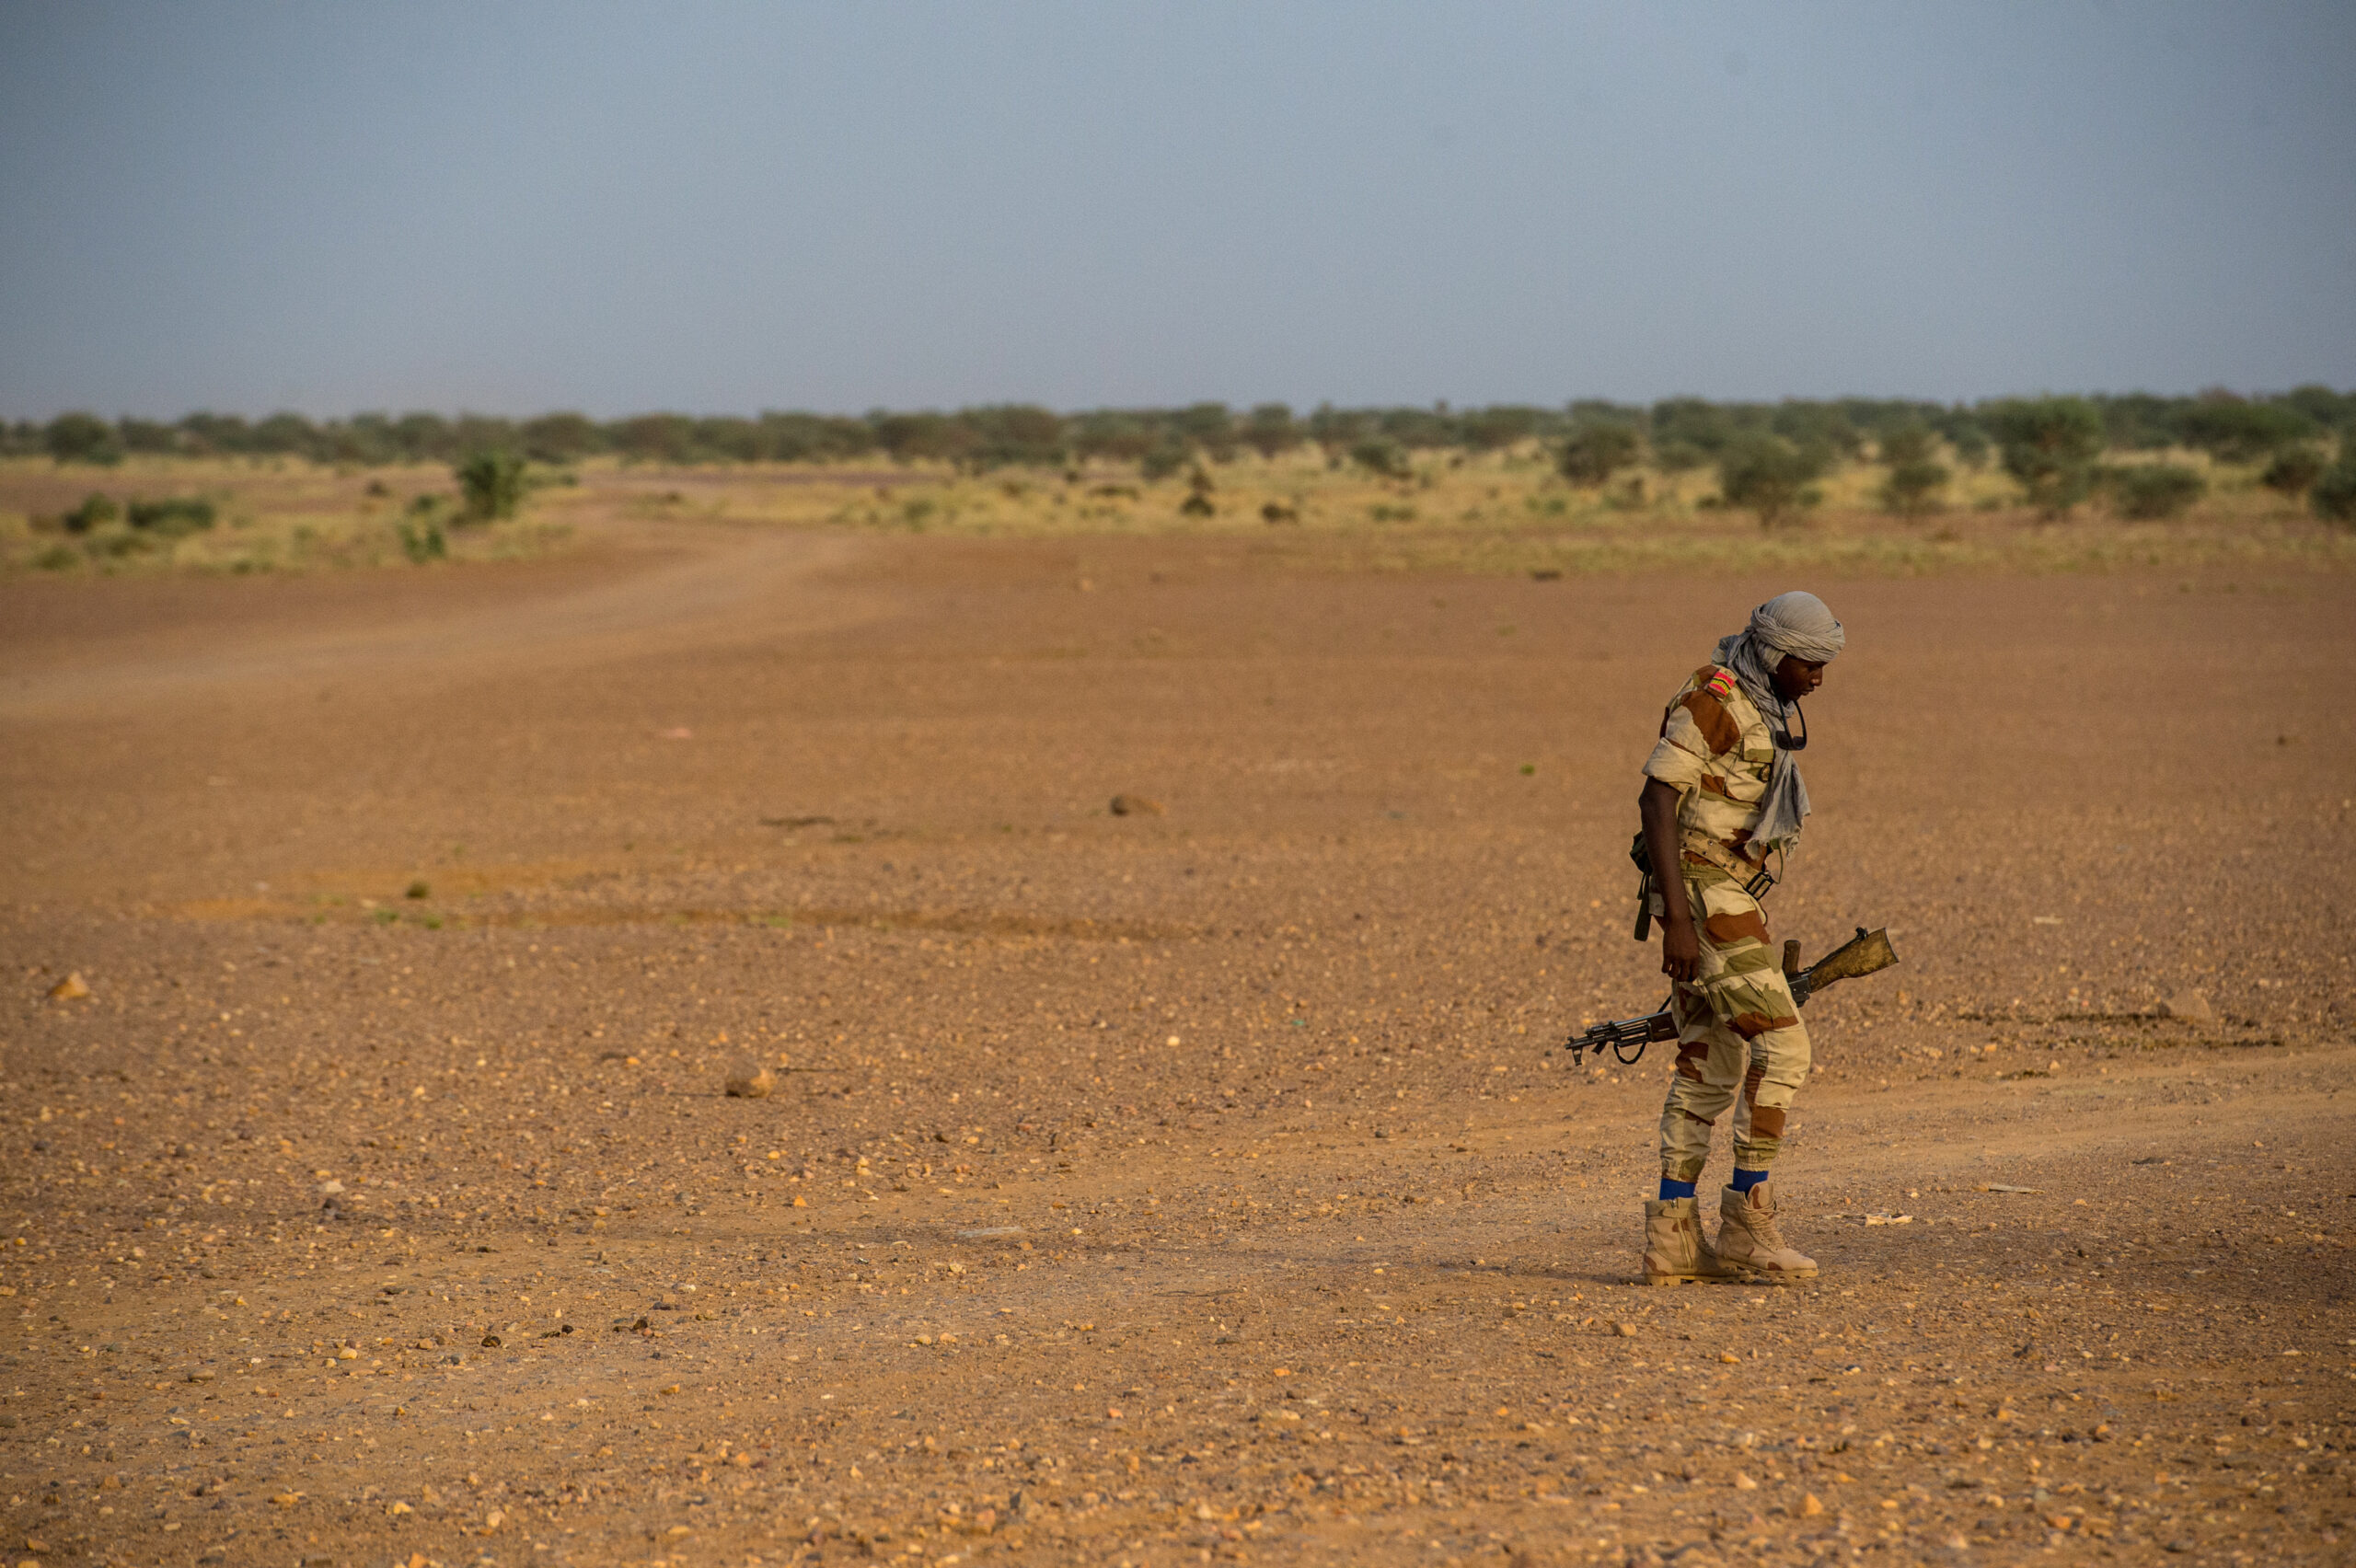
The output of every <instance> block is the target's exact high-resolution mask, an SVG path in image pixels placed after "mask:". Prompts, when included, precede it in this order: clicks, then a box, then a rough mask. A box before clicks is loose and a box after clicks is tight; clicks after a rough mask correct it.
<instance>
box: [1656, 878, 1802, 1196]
mask: <svg viewBox="0 0 2356 1568" xmlns="http://www.w3.org/2000/svg"><path fill="white" fill-rule="evenodd" d="M1684 871H1685V894H1686V897H1687V898H1688V900H1690V901H1691V903H1692V909H1693V919H1694V925H1695V928H1696V931H1695V934H1696V935H1697V936H1698V937H1699V938H1700V939H1701V944H1702V961H1701V963H1700V965H1699V966H1698V967H1697V968H1696V970H1695V972H1694V977H1693V979H1692V982H1691V983H1690V984H1688V983H1681V982H1680V984H1679V985H1677V986H1675V987H1674V988H1673V989H1672V991H1671V993H1670V997H1669V1012H1670V1015H1671V1016H1672V1017H1674V1018H1675V1019H1676V1020H1677V1071H1676V1074H1675V1075H1674V1076H1673V1077H1671V1078H1670V1079H1669V1099H1668V1101H1667V1103H1665V1104H1664V1105H1663V1106H1662V1107H1661V1113H1660V1169H1661V1174H1662V1175H1664V1176H1667V1177H1669V1178H1670V1179H1671V1180H1673V1181H1679V1182H1692V1181H1698V1180H1699V1179H1700V1177H1701V1174H1702V1167H1703V1164H1704V1163H1705V1162H1706V1161H1707V1160H1708V1159H1709V1156H1710V1133H1711V1130H1712V1129H1713V1128H1714V1127H1715V1125H1716V1124H1717V1120H1718V1118H1719V1117H1720V1116H1721V1115H1724V1114H1725V1113H1726V1111H1727V1107H1729V1106H1731V1107H1733V1109H1734V1162H1735V1164H1736V1165H1737V1166H1738V1168H1740V1169H1742V1170H1766V1169H1767V1167H1768V1165H1769V1163H1770V1162H1771V1161H1773V1159H1774V1158H1775V1151H1776V1150H1777V1149H1778V1148H1779V1147H1782V1144H1783V1140H1784V1115H1785V1113H1787V1112H1789V1111H1790V1110H1791V1106H1792V1100H1793V1098H1794V1097H1795V1096H1796V1095H1797V1094H1798V1093H1799V1089H1800V1085H1801V1084H1802V1083H1804V1082H1805V1081H1807V1069H1808V1043H1807V1025H1806V1024H1804V1023H1802V1022H1801V1021H1800V1016H1799V1015H1800V1009H1799V1006H1798V1004H1797V1003H1796V1002H1795V1001H1793V999H1792V991H1791V987H1790V986H1788V985H1786V984H1785V983H1784V972H1783V967H1782V964H1781V963H1780V962H1779V961H1778V958H1777V954H1776V951H1775V949H1774V947H1773V944H1772V943H1771V942H1770V941H1769V940H1768V937H1767V918H1766V916H1765V915H1764V914H1763V913H1762V912H1761V909H1760V907H1759V903H1758V901H1757V900H1756V899H1754V898H1752V897H1751V896H1750V894H1747V893H1745V892H1743V891H1742V888H1741V886H1740V884H1738V882H1735V880H1734V879H1733V878H1732V877H1730V876H1728V875H1727V874H1726V873H1725V872H1724V871H1722V870H1718V869H1717V868H1716V867H1715V866H1711V865H1706V864H1698V863H1696V862H1695V861H1694V860H1693V859H1691V858H1689V859H1687V861H1686V864H1685V867H1684Z"/></svg>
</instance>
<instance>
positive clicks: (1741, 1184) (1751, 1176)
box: [1727, 1167, 1767, 1193]
mask: <svg viewBox="0 0 2356 1568" xmlns="http://www.w3.org/2000/svg"><path fill="white" fill-rule="evenodd" d="M1765 1180H1767V1172H1765V1171H1764V1170H1742V1169H1741V1168H1740V1167H1737V1168H1736V1170H1735V1173H1734V1180H1733V1181H1732V1182H1728V1183H1727V1185H1728V1186H1730V1187H1732V1188H1733V1189H1734V1190H1735V1191H1736V1192H1738V1193H1747V1192H1749V1191H1750V1189H1751V1188H1753V1187H1756V1186H1757V1185H1759V1183H1760V1182H1764V1181H1765Z"/></svg>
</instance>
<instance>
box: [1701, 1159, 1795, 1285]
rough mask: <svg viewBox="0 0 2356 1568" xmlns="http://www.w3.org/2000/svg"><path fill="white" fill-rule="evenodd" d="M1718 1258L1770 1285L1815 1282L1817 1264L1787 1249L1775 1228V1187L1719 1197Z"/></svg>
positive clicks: (1726, 1190) (1723, 1191)
mask: <svg viewBox="0 0 2356 1568" xmlns="http://www.w3.org/2000/svg"><path fill="white" fill-rule="evenodd" d="M1718 1257H1719V1258H1720V1260H1721V1261H1723V1262H1725V1263H1726V1264H1727V1265H1728V1266H1729V1267H1732V1268H1734V1269H1737V1270H1739V1271H1740V1272H1742V1273H1744V1274H1755V1275H1757V1276H1758V1277H1759V1278H1761V1279H1763V1280H1765V1281H1766V1282H1767V1283H1768V1284H1770V1285H1788V1284H1791V1283H1792V1282H1793V1281H1795V1280H1803V1279H1814V1278H1815V1277H1816V1260H1815V1259H1814V1258H1811V1257H1808V1256H1807V1255H1806V1254H1804V1253H1802V1252H1799V1251H1796V1250H1795V1249H1793V1248H1791V1247H1789V1246H1786V1245H1785V1244H1784V1234H1783V1232H1782V1231H1780V1230H1778V1229H1777V1228H1775V1184H1774V1183H1773V1182H1760V1183H1759V1185H1757V1186H1756V1187H1753V1188H1751V1189H1750V1192H1748V1193H1738V1192H1736V1191H1735V1190H1734V1189H1733V1188H1732V1187H1727V1188H1723V1189H1721V1190H1720V1191H1719V1193H1718Z"/></svg>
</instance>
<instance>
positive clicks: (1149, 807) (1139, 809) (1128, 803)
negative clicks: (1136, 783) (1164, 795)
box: [1113, 795, 1161, 816]
mask: <svg viewBox="0 0 2356 1568" xmlns="http://www.w3.org/2000/svg"><path fill="white" fill-rule="evenodd" d="M1113 814H1114V816H1160V815H1161V801H1154V800H1149V799H1147V798H1146V797H1145V796H1143V795H1115V796H1114V797H1113Z"/></svg>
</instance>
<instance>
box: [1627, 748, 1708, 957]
mask: <svg viewBox="0 0 2356 1568" xmlns="http://www.w3.org/2000/svg"><path fill="white" fill-rule="evenodd" d="M1677 802H1678V791H1677V790H1676V788H1675V787H1674V786H1672V785H1669V784H1665V783H1663V782H1662V781H1661V780H1659V779H1657V778H1647V779H1646V780H1645V792H1644V793H1643V794H1641V795H1639V796H1637V797H1636V812H1637V814H1638V815H1639V816H1640V817H1641V818H1642V819H1643V821H1644V824H1645V853H1646V857H1647V858H1649V859H1651V861H1652V870H1653V885H1654V886H1655V887H1657V888H1658V889H1659V890H1660V907H1661V923H1660V972H1661V973H1662V974H1666V975H1668V976H1669V978H1670V979H1672V980H1691V979H1692V978H1693V974H1694V971H1695V970H1696V969H1698V968H1699V967H1700V966H1701V963H1702V939H1701V936H1700V934H1699V933H1698V932H1696V931H1695V930H1694V928H1693V906H1692V904H1691V903H1690V902H1688V901H1687V899H1686V896H1685V875H1684V873H1683V872H1682V871H1680V870H1679V869H1678V864H1677Z"/></svg>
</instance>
